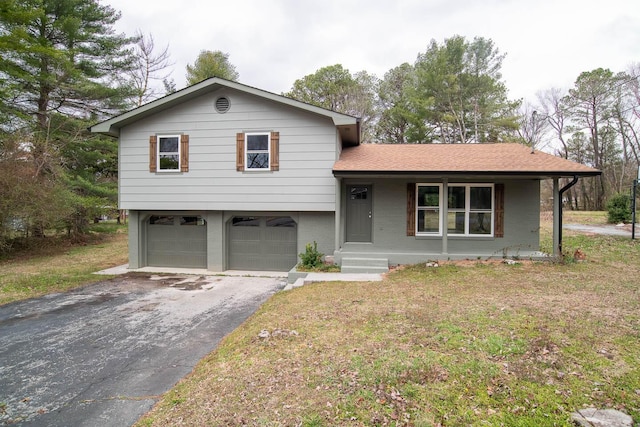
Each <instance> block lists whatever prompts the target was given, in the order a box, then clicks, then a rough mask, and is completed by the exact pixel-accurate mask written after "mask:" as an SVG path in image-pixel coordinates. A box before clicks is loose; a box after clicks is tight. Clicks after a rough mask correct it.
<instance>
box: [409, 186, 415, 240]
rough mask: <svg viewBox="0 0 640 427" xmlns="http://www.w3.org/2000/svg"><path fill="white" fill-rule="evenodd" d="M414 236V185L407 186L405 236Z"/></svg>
mask: <svg viewBox="0 0 640 427" xmlns="http://www.w3.org/2000/svg"><path fill="white" fill-rule="evenodd" d="M415 235H416V184H415V183H414V182H410V183H408V184H407V236H415Z"/></svg>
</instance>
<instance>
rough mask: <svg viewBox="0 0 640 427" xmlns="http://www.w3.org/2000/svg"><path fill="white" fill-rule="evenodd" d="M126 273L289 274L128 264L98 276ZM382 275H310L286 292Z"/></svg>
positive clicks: (235, 275) (276, 276)
mask: <svg viewBox="0 0 640 427" xmlns="http://www.w3.org/2000/svg"><path fill="white" fill-rule="evenodd" d="M126 273H155V274H192V275H199V276H231V277H273V278H286V277H287V275H288V272H282V271H241V270H226V271H223V272H214V271H209V270H207V269H204V268H177V267H143V268H136V269H129V265H128V264H124V265H120V266H118V267H113V268H108V269H106V270H102V271H98V272H96V274H105V275H120V274H126ZM381 280H382V275H381V274H375V273H309V274H307V275H306V277H302V278H299V279H297V280H296V281H295V283H290V284H288V285H287V286H286V287H285V288H284V290H285V291H288V290H291V289H293V288H297V287H300V286H303V285H308V284H309V283H314V282H379V281H381Z"/></svg>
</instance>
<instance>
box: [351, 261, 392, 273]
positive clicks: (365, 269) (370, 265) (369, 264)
mask: <svg viewBox="0 0 640 427" xmlns="http://www.w3.org/2000/svg"><path fill="white" fill-rule="evenodd" d="M388 271H389V260H388V259H386V258H360V257H358V258H355V257H346V258H342V262H341V263H340V272H342V273H376V274H381V273H386V272H388Z"/></svg>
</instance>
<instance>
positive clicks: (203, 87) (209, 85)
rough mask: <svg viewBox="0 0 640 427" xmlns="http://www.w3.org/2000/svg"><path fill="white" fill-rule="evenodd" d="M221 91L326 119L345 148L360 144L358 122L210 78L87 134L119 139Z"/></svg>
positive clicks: (310, 106)
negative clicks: (144, 122) (126, 130)
mask: <svg viewBox="0 0 640 427" xmlns="http://www.w3.org/2000/svg"><path fill="white" fill-rule="evenodd" d="M222 88H229V89H234V90H238V91H241V92H244V93H248V94H251V95H255V96H258V97H261V98H263V99H267V100H270V101H273V102H277V103H279V104H282V105H287V106H290V107H293V108H297V109H301V110H304V111H307V112H310V113H312V114H317V115H320V116H324V117H327V118H330V119H331V120H332V122H333V124H334V125H335V126H336V127H337V129H338V131H339V133H340V136H341V137H342V139H343V141H344V142H346V143H347V144H348V145H357V144H359V143H360V119H359V118H357V117H353V116H349V115H347V114H342V113H337V112H335V111H332V110H327V109H325V108H321V107H316V106H315V105H311V104H307V103H304V102H300V101H297V100H295V99H291V98H287V97H286V96H282V95H277V94H275V93H271V92H267V91H264V90H261V89H257V88H255V87H252V86H247V85H243V84H240V83H237V82H232V81H230V80H225V79H221V78H218V77H212V78H210V79H207V80H204V81H202V82H200V83H197V84H195V85H193V86H189V87H187V88H184V89H182V90H179V91H177V92H175V93H172V94H169V95H167V96H165V97H162V98H160V99H156V100H155V101H151V102H149V103H148V104H145V105H142V106H140V107H138V108H135V109H133V110H130V111H127V112H126V113H123V114H120V115H118V116H115V117H112V118H110V119H108V120H105V121H103V122H100V123H98V124H96V125H94V126H91V127H90V128H89V130H90V131H91V132H94V133H101V134H103V135H109V136H113V137H118V136H120V129H121V128H123V127H124V126H127V125H129V124H131V123H134V122H136V121H138V120H141V119H144V118H146V117H149V116H152V115H154V114H157V113H159V112H161V111H164V110H167V109H169V108H171V107H173V106H176V105H178V104H181V103H184V102H186V101H189V100H192V99H194V98H197V97H199V96H202V95H204V94H207V93H210V92H215V91H217V90H219V89H222Z"/></svg>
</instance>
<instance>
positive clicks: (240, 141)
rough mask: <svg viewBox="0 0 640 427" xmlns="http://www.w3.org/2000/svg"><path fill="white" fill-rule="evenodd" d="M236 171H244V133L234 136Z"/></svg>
mask: <svg viewBox="0 0 640 427" xmlns="http://www.w3.org/2000/svg"><path fill="white" fill-rule="evenodd" d="M236 170H237V171H243V170H244V133H242V132H241V133H237V134H236Z"/></svg>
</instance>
